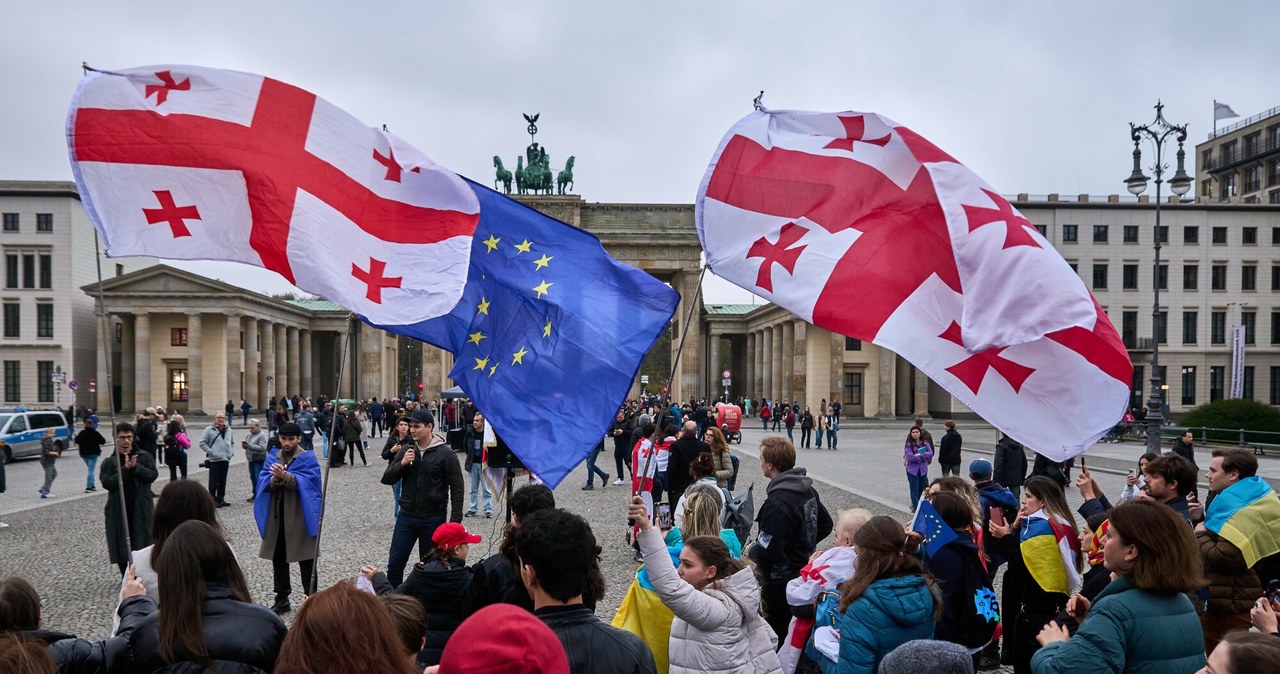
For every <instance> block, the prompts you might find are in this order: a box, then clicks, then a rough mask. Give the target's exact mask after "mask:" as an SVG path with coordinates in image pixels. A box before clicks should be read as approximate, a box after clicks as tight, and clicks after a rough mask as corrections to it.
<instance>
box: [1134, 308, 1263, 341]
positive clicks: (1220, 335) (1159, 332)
mask: <svg viewBox="0 0 1280 674" xmlns="http://www.w3.org/2000/svg"><path fill="white" fill-rule="evenodd" d="M1199 320H1200V312H1198V311H1192V310H1188V311H1183V312H1182V343H1183V344H1188V345H1190V344H1198V343H1199V341H1200V337H1199V334H1200V333H1199V329H1200V327H1199ZM1155 321H1156V326H1155V327H1156V340H1157V341H1158V342H1159V343H1161V344H1167V343H1168V342H1169V337H1168V330H1167V329H1168V324H1169V312H1167V311H1161V312H1158V313H1156V316H1155ZM1240 326H1241V327H1242V328H1244V343H1245V344H1256V343H1257V329H1258V312H1256V311H1241V312H1240ZM1120 338H1121V339H1122V340H1124V345H1125V346H1126V347H1127V348H1130V349H1133V348H1137V346H1138V312H1137V311H1128V310H1126V311H1122V312H1120ZM1209 343H1210V344H1226V343H1227V312H1225V311H1211V312H1209ZM1271 344H1280V311H1272V312H1271Z"/></svg>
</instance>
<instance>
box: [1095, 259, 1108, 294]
mask: <svg viewBox="0 0 1280 674" xmlns="http://www.w3.org/2000/svg"><path fill="white" fill-rule="evenodd" d="M1093 289H1094V290H1106V289H1107V265H1105V264H1095V265H1093Z"/></svg>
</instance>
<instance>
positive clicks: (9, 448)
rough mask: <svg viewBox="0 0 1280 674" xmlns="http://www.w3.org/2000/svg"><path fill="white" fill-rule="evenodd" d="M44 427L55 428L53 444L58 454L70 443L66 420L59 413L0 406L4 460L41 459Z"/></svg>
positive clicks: (1, 446) (0, 446) (0, 428)
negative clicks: (41, 440)
mask: <svg viewBox="0 0 1280 674" xmlns="http://www.w3.org/2000/svg"><path fill="white" fill-rule="evenodd" d="M46 428H52V429H54V435H53V444H54V445H55V446H56V447H57V451H58V452H59V453H61V452H63V451H64V450H66V448H67V446H68V445H70V444H71V430H70V429H69V428H67V419H66V417H64V416H63V415H62V412H59V411H58V410H29V409H27V408H25V407H0V451H3V452H4V461H5V463H9V462H10V461H13V460H14V459H21V458H24V457H28V456H40V439H41V438H43V437H44V432H45V430H44V429H46Z"/></svg>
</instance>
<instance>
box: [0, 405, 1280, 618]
mask: <svg viewBox="0 0 1280 674" xmlns="http://www.w3.org/2000/svg"><path fill="white" fill-rule="evenodd" d="M206 423H207V420H203V419H201V420H196V419H192V420H189V424H190V428H191V431H192V432H193V433H196V434H198V433H199V432H200V430H202V429H203V427H204V425H205V424H206ZM104 424H105V420H104ZM909 427H910V421H909V420H898V421H872V420H867V421H862V420H859V421H852V420H847V421H846V422H845V427H844V429H843V430H842V431H841V432H840V443H839V448H838V449H837V450H836V451H830V450H826V449H822V450H819V449H800V450H799V465H801V466H804V467H807V468H808V469H809V473H810V475H812V476H813V477H814V478H815V479H816V485H817V488H818V491H819V493H820V494H821V497H822V500H823V502H824V503H825V504H826V505H827V507H828V508H830V509H832V511H833V512H834V511H835V510H838V509H841V508H851V507H863V508H867V509H869V510H870V511H871V512H873V513H875V514H887V515H891V516H894V517H898V518H900V519H905V517H906V516H907V512H906V509H907V505H908V504H907V484H906V479H905V477H904V473H903V470H902V461H901V452H902V442H903V439H904V438H905V436H906V432H907V429H908V428H909ZM927 428H929V429H930V430H931V431H932V432H933V433H934V436H935V438H937V437H941V435H942V425H941V423H940V422H930V423H929V424H928V425H927ZM959 430H960V432H961V433H962V434H963V435H964V439H965V443H964V444H965V455H964V461H965V464H966V465H967V463H968V462H969V461H970V460H972V459H974V458H977V457H978V456H989V454H990V452H991V451H992V448H993V445H994V442H995V438H996V433H995V431H994V430H993V429H992V428H991V427H989V426H985V425H980V424H977V423H972V424H971V423H967V422H961V423H960V426H959ZM234 432H235V434H236V436H237V437H239V436H241V435H242V434H243V433H244V427H243V426H239V425H237V426H235V427H234ZM743 435H744V438H743V442H742V444H740V445H734V446H733V449H734V451H735V452H737V453H738V454H739V456H740V457H741V458H742V468H741V473H740V477H739V480H738V483H739V484H738V486H739V489H743V488H745V487H746V486H747V485H750V484H752V483H753V482H754V483H755V486H756V491H755V494H756V503H757V505H758V504H759V503H760V502H762V501H763V499H764V488H765V485H766V481H765V479H764V478H763V477H762V476H761V475H760V473H759V468H758V458H757V455H756V451H755V450H756V447H757V446H758V444H759V441H760V438H762V437H764V435H765V433H764V432H763V431H761V430H760V429H759V421H758V420H746V422H745V423H744V434H743ZM799 437H800V436H799V431H798V430H797V431H796V439H797V440H798V439H799ZM382 444H383V440H382V439H376V438H375V439H372V440H370V446H371V449H370V450H369V451H368V452H367V454H368V456H369V458H370V463H369V466H368V467H363V466H360V465H356V466H347V467H342V468H335V469H332V470H330V472H329V480H330V481H329V484H328V508H327V516H326V519H325V522H324V526H325V528H324V534H323V540H322V544H321V551H322V558H321V560H320V562H319V573H320V581H319V582H320V586H321V587H325V586H328V585H330V584H332V583H333V582H335V581H337V580H339V579H342V578H352V577H354V576H355V574H356V572H357V570H358V569H359V568H360V566H361V565H363V564H376V565H379V566H381V565H383V564H384V563H385V560H386V556H387V549H388V545H389V543H390V539H391V530H392V525H393V513H392V502H391V489H390V487H385V486H383V485H382V484H380V483H379V478H380V477H381V475H382V469H383V467H384V465H385V464H384V463H383V462H382V461H381V460H380V459H378V458H377V455H378V450H380V448H381V446H382ZM1142 451H1143V448H1142V446H1141V445H1139V444H1137V443H1136V442H1129V443H1125V444H1119V445H1102V446H1100V447H1097V448H1095V449H1094V450H1091V451H1090V452H1089V454H1088V457H1089V459H1090V461H1089V464H1090V466H1091V467H1093V468H1094V470H1095V475H1096V478H1097V480H1098V482H1099V483H1100V484H1101V485H1102V488H1103V490H1104V491H1105V492H1106V493H1108V494H1111V495H1115V494H1118V493H1119V491H1120V489H1121V487H1122V486H1123V481H1124V472H1123V471H1125V470H1127V469H1128V467H1129V466H1130V465H1132V464H1133V462H1134V461H1136V459H1137V456H1138V455H1139V454H1141V453H1142ZM109 453H110V452H109V450H108V452H107V453H106V454H104V458H105V456H107V455H109ZM1200 456H1203V457H1205V458H1204V459H1202V460H1201V462H1202V464H1207V456H1208V452H1207V451H1204V450H1203V449H1200V450H1198V457H1200ZM202 460H203V456H202V455H201V454H200V452H199V450H198V449H197V448H193V449H192V452H191V457H190V465H191V466H193V467H194V466H196V465H197V464H198V463H199V462H200V461H202ZM232 463H233V465H232V468H231V475H230V478H229V483H228V484H229V486H228V490H227V491H228V493H227V500H228V501H230V502H231V504H232V505H231V507H230V508H226V509H223V510H220V511H218V514H219V519H220V521H221V523H222V524H223V526H224V527H225V529H226V530H227V533H228V535H229V536H230V539H231V544H232V546H233V547H234V548H235V550H236V554H237V556H238V557H239V559H240V562H241V565H242V566H243V567H244V570H245V573H246V576H247V578H248V581H249V587H250V590H251V592H252V594H253V598H254V599H255V601H258V602H260V603H262V604H264V605H270V603H271V600H272V598H273V596H272V589H271V564H270V562H269V561H268V560H263V559H260V558H259V557H258V554H257V553H258V546H259V544H260V539H259V537H258V533H257V529H256V526H255V524H254V520H253V511H252V506H251V505H250V504H248V503H246V502H245V499H246V498H247V497H248V496H249V495H250V487H249V476H248V474H247V471H246V469H245V466H244V460H243V456H242V455H237V457H236V460H235V461H233V462H232ZM599 465H600V466H601V468H603V469H604V470H605V471H607V472H608V473H610V478H611V479H610V481H612V477H613V473H614V472H615V469H614V465H613V459H612V455H611V454H608V453H606V454H602V455H601V458H600V462H599ZM1263 467H1264V470H1263V472H1264V473H1266V474H1268V476H1270V477H1274V475H1275V472H1276V471H1277V469H1280V461H1277V460H1275V459H1272V458H1268V459H1264V460H1263ZM58 468H59V473H60V475H59V477H58V479H57V481H56V482H55V483H54V492H55V493H57V494H60V496H59V498H56V499H52V500H40V499H39V498H37V497H36V488H37V487H38V486H39V482H40V476H41V469H40V466H39V463H38V462H37V461H34V460H23V461H18V462H15V463H13V464H10V465H8V466H7V475H8V492H7V493H5V494H3V495H0V520H3V521H4V522H7V523H9V524H10V525H11V526H10V527H9V528H7V529H3V530H0V575H9V574H20V575H23V576H26V577H27V578H28V579H29V580H31V581H32V582H33V583H34V584H35V586H36V588H37V589H38V590H39V591H40V593H41V596H42V598H43V600H44V619H45V623H46V625H48V626H49V627H50V628H53V629H60V630H66V631H69V632H74V633H76V634H79V635H80V636H83V637H86V638H103V637H105V636H107V635H108V631H109V627H110V624H111V618H110V616H111V612H112V610H113V608H114V605H115V600H116V595H117V592H118V589H119V577H118V575H117V572H116V570H115V567H114V566H113V565H111V564H110V563H109V562H108V561H107V551H106V542H105V536H104V533H103V506H104V504H105V502H106V498H107V496H106V492H105V491H103V490H102V489H101V488H99V491H98V492H97V493H96V494H83V493H81V492H82V491H83V486H84V470H85V469H84V464H83V463H82V462H81V460H80V458H79V456H78V455H77V454H76V453H75V452H74V451H69V452H67V454H66V455H65V458H63V459H61V460H60V461H59V462H58ZM933 476H935V477H936V476H937V468H936V466H935V468H934V473H933ZM191 477H192V478H193V479H198V480H201V481H204V480H205V479H206V475H205V471H203V470H197V471H193V472H192V473H191ZM167 479H168V471H167V470H166V469H162V470H161V479H160V480H158V481H157V483H156V485H155V487H154V489H155V491H156V492H157V493H159V491H160V489H161V488H162V487H163V484H164V482H165V481H167ZM585 481H586V470H585V467H581V468H579V469H578V470H577V471H575V472H574V473H573V474H571V475H570V476H569V477H567V478H566V479H565V481H564V483H562V484H561V485H560V486H559V488H557V489H556V500H557V503H558V504H559V505H561V506H563V507H565V508H568V509H570V510H572V511H574V512H577V513H579V514H581V515H583V516H584V517H586V518H587V520H588V521H589V522H590V523H591V526H592V528H593V530H594V531H595V533H596V537H597V540H598V541H599V543H600V544H601V546H602V547H603V548H604V553H603V555H602V560H603V565H604V571H605V576H606V579H607V581H608V591H607V595H606V597H605V599H604V601H603V602H601V605H600V608H599V610H598V613H599V614H600V615H601V616H603V617H605V618H609V617H611V616H612V615H613V613H614V611H615V610H616V608H617V606H618V603H619V602H620V601H621V599H622V596H623V594H624V593H625V591H626V586H627V583H628V582H629V581H630V578H631V574H632V573H633V572H634V570H635V564H634V562H633V561H632V552H631V549H630V548H629V547H628V546H627V545H626V543H625V539H624V535H625V531H626V523H625V520H626V517H625V511H626V503H627V497H628V487H627V486H613V485H612V484H610V485H609V486H607V487H605V488H603V489H601V488H600V487H599V486H598V485H597V487H596V489H595V490H594V491H582V490H581V489H580V487H581V486H582V485H583V484H584V483H585ZM517 486H518V483H517ZM1202 488H1203V485H1202ZM1069 495H1070V497H1071V499H1070V500H1071V503H1072V505H1073V506H1075V505H1078V504H1079V501H1080V498H1079V495H1078V494H1077V493H1076V492H1075V490H1074V489H1072V490H1070V494H1069ZM495 512H496V513H498V515H497V516H496V517H495V518H494V519H491V520H486V519H483V518H466V519H465V520H464V523H465V524H466V525H467V526H468V527H470V528H473V529H474V530H475V531H477V532H478V533H480V534H481V535H482V536H483V537H484V542H483V543H481V544H480V545H477V546H475V547H474V548H473V551H472V555H474V557H473V558H472V560H471V561H476V560H478V559H480V558H481V557H483V556H485V555H488V554H491V553H493V552H494V551H496V541H497V539H498V537H499V536H500V533H501V527H502V519H501V512H502V511H501V509H500V507H498V506H495ZM827 544H829V543H826V544H824V545H823V546H822V547H826V545H827ZM295 568H296V566H295ZM295 579H296V571H295ZM295 585H296V580H295ZM299 599H300V597H297V596H295V597H294V606H295V608H296V606H297V605H298V603H299ZM291 617H292V614H290V615H289V616H286V620H288V619H290V618H291Z"/></svg>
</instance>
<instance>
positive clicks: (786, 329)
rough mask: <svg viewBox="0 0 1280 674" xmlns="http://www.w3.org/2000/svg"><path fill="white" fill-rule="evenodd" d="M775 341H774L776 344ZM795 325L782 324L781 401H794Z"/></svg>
mask: <svg viewBox="0 0 1280 674" xmlns="http://www.w3.org/2000/svg"><path fill="white" fill-rule="evenodd" d="M776 341H777V340H775V342H776ZM795 349H796V324H795V321H791V320H786V321H783V322H782V350H781V352H780V355H781V356H782V380H781V386H779V387H778V388H779V389H781V395H782V399H783V400H787V401H790V402H795V401H796V396H795V389H793V388H792V382H791V376H792V374H793V371H794V368H795Z"/></svg>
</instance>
